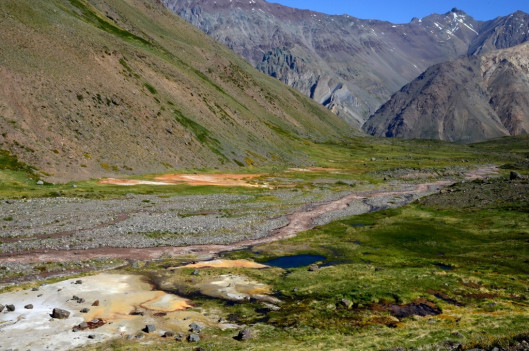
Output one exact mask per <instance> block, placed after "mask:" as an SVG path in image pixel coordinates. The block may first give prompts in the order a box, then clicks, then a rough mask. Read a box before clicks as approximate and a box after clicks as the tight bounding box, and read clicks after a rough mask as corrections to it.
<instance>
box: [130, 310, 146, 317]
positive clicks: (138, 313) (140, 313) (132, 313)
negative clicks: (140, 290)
mask: <svg viewBox="0 0 529 351" xmlns="http://www.w3.org/2000/svg"><path fill="white" fill-rule="evenodd" d="M129 314H130V315H131V316H143V315H145V312H143V311H132V312H131V313H129Z"/></svg>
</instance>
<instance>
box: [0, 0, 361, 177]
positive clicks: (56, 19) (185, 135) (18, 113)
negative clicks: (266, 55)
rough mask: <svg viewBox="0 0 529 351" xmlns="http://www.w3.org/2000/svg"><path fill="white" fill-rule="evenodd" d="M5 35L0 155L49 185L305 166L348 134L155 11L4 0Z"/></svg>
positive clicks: (145, 0)
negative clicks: (314, 145)
mask: <svg viewBox="0 0 529 351" xmlns="http://www.w3.org/2000/svg"><path fill="white" fill-rule="evenodd" d="M0 32H1V33H2V35H1V36H0V81H1V82H2V84H0V131H1V132H0V149H4V150H9V151H10V152H11V153H13V154H15V155H17V156H19V158H20V159H22V160H23V161H25V162H27V163H29V164H31V165H34V166H36V167H38V168H39V169H41V170H42V171H43V172H45V173H46V174H49V179H62V180H64V179H81V178H90V177H98V176H102V175H109V174H115V173H121V174H122V173H142V172H159V171H164V170H167V169H169V168H185V167H195V168H199V167H207V168H214V167H223V168H230V167H239V165H251V164H264V163H267V162H283V163H292V164H296V163H304V162H305V163H306V162H309V159H308V157H307V156H306V155H304V154H302V153H300V152H297V151H295V150H296V149H298V146H299V145H300V144H301V143H302V142H303V140H305V139H310V140H316V141H339V140H341V139H342V138H343V137H344V136H346V135H349V133H350V129H349V128H348V127H347V126H346V125H345V124H344V123H343V122H342V121H341V120H340V119H338V118H337V117H336V116H334V115H333V114H332V113H329V112H328V111H326V110H325V109H323V108H320V107H319V106H318V105H317V104H315V103H314V102H312V101H310V100H309V99H307V98H305V97H303V96H302V95H301V94H299V93H298V92H297V91H295V90H294V89H291V88H287V87H286V86H283V84H281V83H279V82H277V80H275V79H272V78H270V77H267V76H265V75H264V74H262V73H259V72H258V71H257V70H255V69H254V68H252V67H251V66H250V65H248V64H246V63H245V62H244V61H243V60H242V59H241V58H239V57H238V56H237V55H235V54H233V53H232V52H231V51H230V50H229V49H227V48H225V47H224V46H222V45H220V44H218V43H216V42H215V41H213V40H212V39H210V38H208V37H207V36H206V35H205V34H204V33H202V32H201V31H199V30H197V29H195V28H194V27H192V26H191V25H189V24H188V23H187V22H185V21H184V20H182V19H180V18H179V17H178V16H176V15H174V14H173V13H171V12H170V11H168V10H167V9H166V8H165V7H163V5H162V4H161V2H160V1H158V0H105V1H103V0H90V1H87V0H3V1H1V2H0Z"/></svg>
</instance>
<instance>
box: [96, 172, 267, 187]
mask: <svg viewBox="0 0 529 351" xmlns="http://www.w3.org/2000/svg"><path fill="white" fill-rule="evenodd" d="M260 176H262V174H229V173H225V174H164V175H161V176H158V177H156V178H154V179H155V181H147V180H137V179H114V178H106V179H102V180H100V181H99V183H100V184H112V185H121V186H132V185H174V184H187V185H195V186H199V185H212V186H243V187H254V188H255V187H267V185H266V184H255V183H251V180H253V179H255V178H258V177H260Z"/></svg>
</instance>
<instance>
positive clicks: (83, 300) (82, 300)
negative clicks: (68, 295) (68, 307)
mask: <svg viewBox="0 0 529 351" xmlns="http://www.w3.org/2000/svg"><path fill="white" fill-rule="evenodd" d="M77 303H85V299H82V298H81V299H78V300H77Z"/></svg>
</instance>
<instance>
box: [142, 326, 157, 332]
mask: <svg viewBox="0 0 529 351" xmlns="http://www.w3.org/2000/svg"><path fill="white" fill-rule="evenodd" d="M143 331H144V332H146V333H153V332H155V331H156V327H155V326H154V325H153V324H147V325H146V326H145V328H143Z"/></svg>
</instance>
